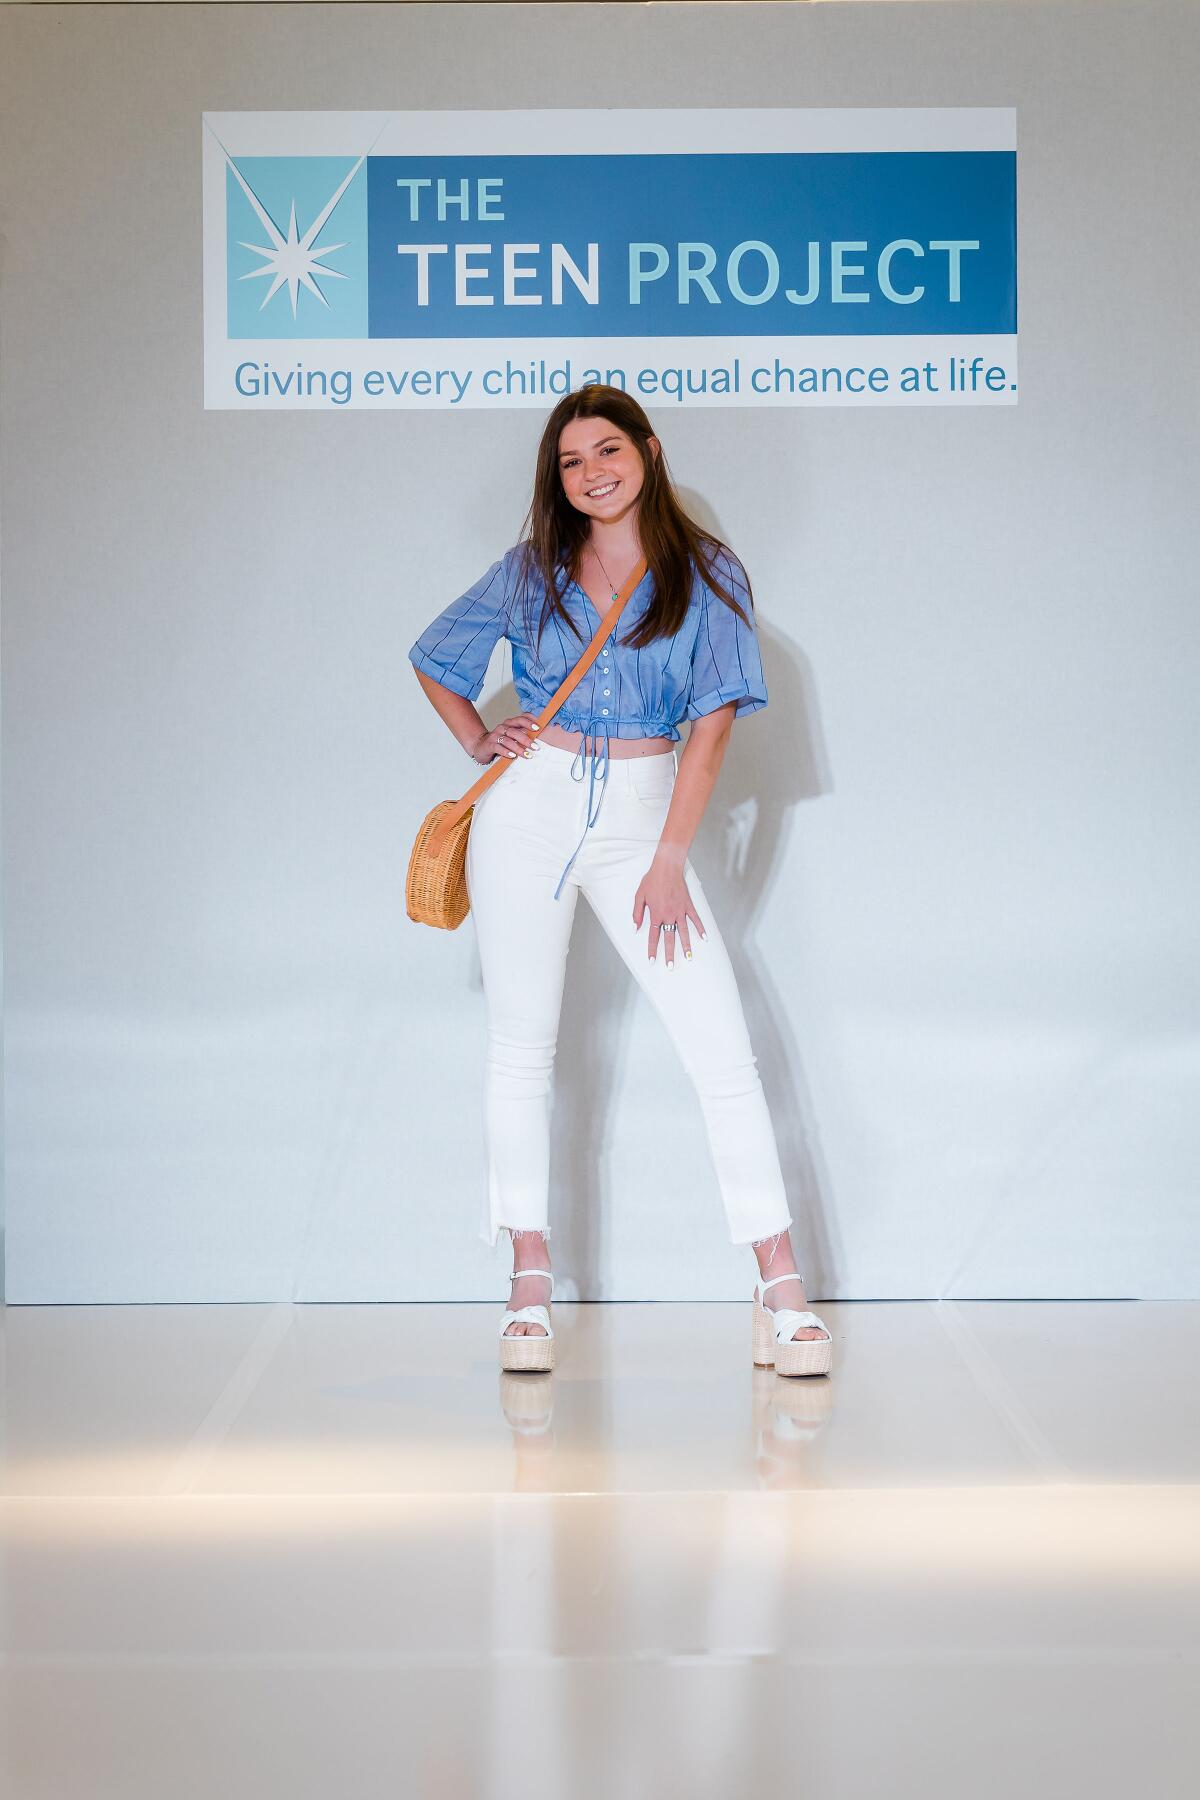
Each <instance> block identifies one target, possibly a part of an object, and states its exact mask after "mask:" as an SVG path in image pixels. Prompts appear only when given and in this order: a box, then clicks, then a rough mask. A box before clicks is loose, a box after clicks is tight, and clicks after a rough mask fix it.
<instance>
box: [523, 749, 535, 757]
mask: <svg viewBox="0 0 1200 1800" xmlns="http://www.w3.org/2000/svg"><path fill="white" fill-rule="evenodd" d="M521 755H522V756H532V755H533V751H532V750H522V752H521Z"/></svg>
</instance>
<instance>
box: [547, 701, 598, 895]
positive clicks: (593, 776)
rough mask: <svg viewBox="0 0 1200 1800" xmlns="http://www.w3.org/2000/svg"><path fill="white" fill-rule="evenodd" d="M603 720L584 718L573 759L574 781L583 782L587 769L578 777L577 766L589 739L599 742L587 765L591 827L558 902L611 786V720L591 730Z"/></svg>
mask: <svg viewBox="0 0 1200 1800" xmlns="http://www.w3.org/2000/svg"><path fill="white" fill-rule="evenodd" d="M600 718H601V716H600V715H599V714H598V713H591V714H589V715H588V717H587V718H586V719H584V721H583V735H582V737H581V738H580V740H579V748H578V750H577V751H576V752H575V755H574V757H573V758H572V760H571V779H572V781H582V780H583V776H584V770H583V766H582V764H581V765H580V769H579V773H578V775H577V774H576V773H575V765H576V763H578V762H579V760H580V758H581V757H582V756H584V755H585V753H586V752H587V745H588V741H589V739H591V738H592V737H593V736H594V737H595V740H596V744H595V748H594V749H593V750H592V751H591V752H590V760H588V763H587V773H588V805H587V814H588V816H587V824H586V825H585V826H584V828H583V837H581V838H580V840H579V842H578V843H577V844H576V846H575V848H574V849H573V850H572V852H571V854H570V856H569V857H568V859H567V865H566V868H565V869H564V870H563V872H562V874H561V875H560V876H559V878H558V886H557V887H556V888H555V890H554V898H555V899H556V900H557V899H558V897H559V895H560V894H561V893H562V889H563V882H564V881H565V880H566V879H567V876H568V874H569V873H570V870H571V864H572V863H573V862H574V861H575V858H576V857H577V856H578V855H579V852H580V851H581V850H582V848H583V845H584V842H585V840H586V838H587V834H588V832H589V831H590V830H591V828H592V826H593V825H594V824H595V823H596V820H597V819H598V818H599V817H600V807H601V804H602V803H603V800H604V790H605V788H606V787H607V786H608V720H607V719H602V720H601V722H600V726H599V731H597V732H595V733H593V732H592V731H591V729H590V727H591V726H592V724H593V723H594V722H595V721H596V720H598V719H600ZM601 732H602V733H603V734H604V750H603V754H602V753H601V751H600V733H601ZM597 777H599V781H600V798H599V800H597V801H596V810H595V812H593V811H592V800H593V797H594V795H595V792H596V780H597Z"/></svg>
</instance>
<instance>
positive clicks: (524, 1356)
mask: <svg viewBox="0 0 1200 1800" xmlns="http://www.w3.org/2000/svg"><path fill="white" fill-rule="evenodd" d="M522 1275H544V1276H545V1277H546V1280H547V1281H548V1282H549V1283H550V1292H549V1293H548V1294H547V1295H546V1298H547V1300H551V1299H553V1297H554V1277H553V1275H552V1274H551V1273H550V1271H549V1269H514V1270H513V1272H512V1274H511V1275H510V1276H509V1278H508V1279H509V1280H510V1281H516V1280H518V1279H519V1278H520V1277H521V1276H522ZM514 1324H522V1325H540V1326H541V1327H542V1331H544V1332H545V1334H546V1335H545V1337H543V1336H542V1335H541V1333H540V1332H537V1331H522V1332H519V1333H518V1334H517V1335H516V1336H515V1337H505V1335H504V1334H505V1332H506V1331H507V1330H508V1328H509V1326H510V1325H514ZM500 1367H501V1368H502V1369H552V1368H553V1367H554V1331H553V1328H552V1327H551V1324H550V1312H549V1309H548V1307H545V1306H519V1307H518V1308H517V1310H516V1312H506V1313H505V1314H504V1317H503V1318H502V1319H501V1321H500Z"/></svg>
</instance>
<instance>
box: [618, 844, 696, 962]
mask: <svg viewBox="0 0 1200 1800" xmlns="http://www.w3.org/2000/svg"><path fill="white" fill-rule="evenodd" d="M647 907H648V908H649V910H650V935H649V941H648V944H647V954H648V956H649V958H650V961H651V962H654V961H655V959H656V957H657V955H658V940H659V934H660V932H661V934H662V941H663V945H664V949H665V952H666V963H667V967H668V969H671V968H674V966H675V941H676V939H678V940H679V948H680V950H681V951H682V952H683V956H684V960H685V961H690V959H691V955H692V940H691V933H690V930H689V921H690V923H691V924H694V925H695V927H696V930H697V931H698V932H699V934H700V936H701V937H702V938H703V937H705V936H706V935H707V934H706V932H705V930H704V922H703V920H702V919H701V917H700V914H699V913H698V912H697V911H696V908H695V907H694V906H693V904H692V896H691V895H690V894H689V893H688V886H687V882H686V881H685V880H684V875H683V865H682V863H681V862H678V861H673V860H671V859H670V858H668V857H666V856H662V855H658V856H655V858H654V861H653V862H652V863H651V864H650V867H649V868H648V869H647V870H646V873H645V874H644V875H643V877H642V881H641V885H640V887H639V888H638V891H637V893H636V894H635V895H634V897H633V924H634V929H635V930H637V931H640V930H641V929H642V922H643V920H644V918H645V915H646V909H647ZM672 927H674V929H673V930H672V929H671V928H672Z"/></svg>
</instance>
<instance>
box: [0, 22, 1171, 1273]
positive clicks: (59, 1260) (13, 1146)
mask: <svg viewBox="0 0 1200 1800" xmlns="http://www.w3.org/2000/svg"><path fill="white" fill-rule="evenodd" d="M1197 17H1198V15H1197V12H1196V9H1195V8H1194V7H1193V6H1190V5H1167V4H1150V5H1120V6H1115V5H1110V4H1104V3H1099V4H1097V3H1089V4H1080V5H1070V6H1068V5H1047V6H1042V7H1031V6H1028V5H1023V4H998V5H989V4H979V5H973V6H970V7H965V8H960V7H957V6H952V5H943V4H934V5H928V6H924V5H911V6H894V5H880V6H875V5H871V4H861V5H854V6H847V7H839V6H835V5H824V6H819V7H810V6H803V5H802V6H796V7H792V6H788V5H762V6H759V5H747V6H736V7H735V6H728V7H726V6H714V7H707V6H698V7H686V6H668V7H648V8H643V7H625V6H617V7H602V6H596V7H576V6H561V7H559V6H530V7H505V6H482V7H465V6H455V7H451V8H439V7H437V6H428V7H422V6H414V7H390V8H389V7H381V6H363V7H356V6H353V5H339V6H331V7H328V8H326V7H322V6H319V5H305V6H295V7H291V6H261V7H260V6H254V7H245V8H239V7H234V6H231V7H195V8H191V7H178V6H163V7H157V6H152V5H151V6H142V5H137V6H128V7H123V6H109V7H97V8H88V7H61V8H60V7H55V6H37V7H22V6H12V7H6V8H4V9H3V11H2V12H0V121H2V124H0V133H2V136H0V203H2V208H3V211H2V232H3V241H2V244H0V257H2V261H0V357H2V365H0V381H2V390H0V404H2V411H0V429H2V443H0V453H2V462H0V507H2V514H0V527H2V534H0V546H2V556H3V561H2V567H0V577H2V583H3V587H2V598H3V781H4V787H3V827H4V842H3V849H4V949H5V988H6V1008H7V1031H6V1138H7V1142H6V1160H7V1168H6V1177H7V1183H6V1207H7V1257H6V1261H7V1276H6V1282H7V1297H8V1299H9V1300H10V1301H18V1302H51V1301H59V1302H61V1301H210V1300H274V1299H289V1298H298V1299H302V1300H403V1299H417V1298H419V1299H428V1298H441V1297H449V1298H482V1297H494V1296H495V1295H497V1294H499V1292H500V1287H499V1286H498V1285H497V1283H498V1278H499V1276H500V1274H501V1270H500V1269H498V1267H497V1260H498V1259H497V1257H496V1254H495V1253H494V1252H490V1251H488V1249H487V1248H486V1247H485V1246H484V1245H482V1244H481V1243H479V1242H478V1240H477V1238H476V1236H475V1232H476V1227H477V1220H478V1213H479V1203H480V1189H481V1183H482V1181H483V1178H484V1163H483V1143H482V1121H481V1109H480V1084H481V1079H482V1060H483V1047H484V1017H483V1000H482V994H481V989H480V981H479V969H478V962H477V958H476V951H475V943H474V936H473V929H472V926H471V923H470V921H469V920H468V921H467V922H466V923H465V924H464V925H463V927H462V928H461V929H460V930H459V931H458V932H455V933H440V932H432V931H430V930H428V929H425V928H422V927H418V926H415V925H412V924H411V923H409V921H408V920H407V919H406V917H405V914H404V903H403V880H404V870H405V864H406V860H407V854H408V849H409V845H410V843H411V839H412V836H413V833H414V831H415V828H416V826H417V823H418V822H419V820H420V819H421V818H422V816H423V815H424V813H425V811H426V810H427V808H428V807H429V806H430V805H431V804H432V803H433V801H434V800H436V799H439V798H442V797H444V796H446V795H451V794H457V793H460V792H462V791H463V789H464V788H465V787H466V786H467V785H468V784H469V782H470V780H471V779H472V769H471V765H470V764H469V763H468V762H467V760H466V758H465V757H464V756H463V754H462V752H461V751H460V750H459V748H458V747H457V745H456V744H455V743H454V742H453V741H452V740H451V738H450V737H449V735H448V733H446V732H445V730H444V728H443V727H442V726H441V725H440V723H439V721H438V720H437V718H436V716H435V715H434V713H433V711H432V709H431V708H430V706H429V704H428V702H427V701H426V699H425V698H424V696H423V694H422V693H421V690H420V688H419V686H418V684H417V682H416V679H415V677H414V675H413V672H412V670H411V668H410V666H409V664H408V662H407V660H406V654H405V653H406V650H407V646H408V645H409V643H410V642H411V641H412V639H413V638H414V637H415V636H416V634H417V632H418V630H419V629H420V628H421V627H422V625H423V624H424V623H425V622H426V621H427V620H428V619H429V618H430V617H431V616H432V615H433V613H434V612H436V611H437V610H438V609H439V608H440V607H441V606H442V605H444V604H445V603H446V601H447V600H449V599H450V598H452V597H453V596H454V595H455V594H457V593H458V592H460V591H461V590H462V588H464V587H465V586H466V585H467V583H468V582H469V581H471V580H473V579H474V578H475V576H477V575H478V574H479V573H480V572H481V571H482V570H483V569H484V568H485V567H486V566H487V565H488V563H489V562H490V561H491V560H493V559H494V557H495V556H496V555H498V554H499V553H500V551H501V550H502V549H503V548H505V547H506V546H507V545H509V544H510V543H512V542H513V541H514V540H515V538H516V535H517V532H518V528H519V525H520V521H521V518H522V516H523V513H524V510H525V505H526V502H527V499H528V494H529V484H530V478H531V469H532V453H533V449H534V445H535V442H536V438H537V433H538V429H539V425H540V418H541V415H540V414H538V413H533V412H520V411H514V412H509V413H503V414H486V413H462V414H438V413H408V414H405V413H399V412H388V413H382V414H379V415H375V416H372V415H371V414H369V413H365V412H350V413H346V412H340V413H339V412H337V411H334V412H331V413H329V414H321V413H318V412H305V413H301V414H297V415H292V416H284V415H281V414H274V413H250V414H242V415H238V414H235V413H225V412H209V413H205V412H204V411H203V410H202V401H201V313H200V296H201V268H200V155H199V151H200V116H201V112H202V111H203V110H205V109H208V110H213V109H238V108H245V109H255V110H265V109H270V108H313V109H321V108H345V109H355V108H357V109H371V108H404V107H446V108H458V107H463V108H465V107H494V106H497V105H507V106H513V107H538V106H548V105H563V104H568V105H569V104H571V102H572V101H573V100H574V99H578V101H579V103H580V104H581V105H589V106H590V105H596V104H610V105H619V106H641V107H662V106H673V105H687V106H721V105H729V106H749V105H761V106H880V105H886V106H910V105H933V106H974V105H1014V106H1016V108H1017V133H1018V205H1019V214H1018V247H1019V284H1020V338H1021V344H1020V370H1021V393H1020V401H1019V404H1018V405H1017V406H1016V407H1014V408H1010V409H1000V410H989V409H986V408H979V407H969V408H964V409H963V410H961V411H952V410H946V409H942V408H934V407H930V408H921V409H914V410H906V409H899V408H891V407H880V408H863V409H847V410H838V409H835V408H823V409H814V410H807V411H803V410H797V411H794V412H789V411H776V410H763V411H705V410H686V411H671V410H670V409H667V408H664V407H659V408H657V409H652V417H653V419H654V422H655V424H656V427H657V428H658V430H659V431H660V434H661V436H662V438H663V441H664V443H665V445H666V448H667V452H668V455H669V457H670V461H671V464H672V466H673V469H674V473H675V476H676V479H677V480H678V482H679V483H680V485H681V487H682V489H683V491H684V494H685V497H686V499H687V502H688V503H689V504H690V506H691V507H692V508H693V509H694V510H695V512H696V513H697V514H698V515H699V516H700V517H701V518H702V519H703V520H705V521H706V522H708V523H709V524H710V525H712V526H714V527H715V528H717V529H718V530H719V531H720V533H721V534H722V536H724V537H725V538H727V539H728V540H729V541H730V542H731V543H732V544H733V545H734V547H735V548H736V549H737V551H738V552H739V554H740V555H741V557H742V559H743V560H744V562H745V563H746V565H747V568H748V569H749V571H750V574H751V578H752V580H753V582H754V585H755V593H756V598H757V602H758V608H759V617H760V626H761V630H762V633H763V642H764V655H765V665H766V671H767V680H768V685H769V688H770V704H769V706H768V707H767V708H766V709H765V711H763V712H762V713H760V714H757V715H755V716H753V717H751V718H748V719H746V720H744V721H739V723H738V725H737V726H736V727H735V729H734V732H733V738H732V742H731V747H730V751H729V755H728V758H727V762H726V765H725V768H724V770H723V773H722V777H721V781H720V785H719V788H718V790H717V793H716V795H715V797H714V800H713V803H712V805H711V808H710V812H709V816H708V818H707V819H706V821H705V824H704V827H703V829H702V832H701V834H700V836H699V838H698V840H697V843H696V846H695V848H694V860H695V862H696V865H697V867H698V868H699V869H700V871H701V873H702V876H703V879H704V881H705V885H706V887H707V889H708V892H709V895H710V898H711V900H712V902H713V905H714V909H718V908H719V916H720V919H721V923H722V927H723V929H724V931H725V933H726V936H727V937H728V938H729V939H730V940H732V943H733V945H734V946H735V955H736V961H737V966H738V972H739V976H740V979H741V982H742V987H743V993H744V997H745V1002H746V1006H747V1010H748V1014H749V1017H750V1023H751V1029H752V1034H753V1037H754V1041H755V1047H756V1050H757V1051H758V1055H759V1061H760V1067H761V1069H762V1074H763V1078H764V1082H765V1085H766V1088H767V1092H768V1095H769V1098H770V1101H771V1104H772V1107H773V1110H774V1114H775V1118H776V1121H777V1124H778V1129H779V1133H780V1138H781V1145H782V1152H783V1157H784V1162H785V1169H786V1172H787V1176H788V1182H789V1187H790V1192H791V1196H792V1202H793V1212H794V1213H795V1214H796V1216H797V1218H798V1219H799V1220H800V1221H801V1223H800V1227H799V1230H798V1232H797V1239H798V1249H799V1251H800V1253H801V1256H802V1267H804V1269H805V1270H806V1273H807V1274H808V1277H809V1292H810V1296H811V1298H812V1299H813V1300H814V1301H819V1300H821V1299H826V1298H875V1297H887V1296H932V1295H946V1296H955V1297H968V1296H981V1295H987V1296H1016V1295H1032V1296H1039V1295H1040V1296H1072V1295H1079V1296H1084V1295H1087V1296H1096V1295H1142V1296H1147V1297H1149V1296H1155V1297H1164V1296H1183V1295H1189V1296H1194V1295H1195V1294H1196V1292H1197V1261H1198V1258H1197V1208H1196V1204H1195V1198H1196V1171H1197V1166H1198V1162H1200V1107H1198V1106H1197V1075H1198V1073H1200V1041H1198V1034H1197V957H1196V948H1197V946H1196V926H1195V920H1196V917H1197V899H1198V883H1197V878H1196V877H1197V868H1196V863H1197V834H1196V820H1197V799H1198V793H1197V789H1198V787H1200V755H1198V754H1197V752H1198V749H1200V745H1198V743H1197V723H1196V714H1197V708H1196V694H1197V691H1198V685H1200V683H1198V675H1200V669H1198V666H1197V665H1198V661H1200V657H1198V643H1197V626H1196V611H1197V608H1196V600H1197V592H1196V588H1197V583H1196V575H1195V548H1196V545H1195V530H1194V507H1195V490H1196V475H1197V443H1196V418H1197V399H1198V393H1197V389H1198V386H1200V383H1198V381H1197V372H1198V371H1197V348H1196V345H1197V337H1196V331H1195V321H1194V306H1195V295H1196V292H1197V275H1198V270H1197V250H1196V234H1195V231H1194V229H1193V228H1192V224H1193V221H1194V212H1193V203H1192V197H1191V195H1192V181H1193V177H1194V169H1195V166H1196V153H1197V148H1198V145H1197V125H1196V110H1195V76H1196V69H1197ZM598 153H601V154H602V153H603V147H602V146H599V147H598ZM515 704H516V703H515V698H514V695H513V692H512V689H511V687H510V686H509V684H508V666H507V662H506V661H502V658H501V656H500V655H499V654H498V655H497V657H496V660H495V662H494V663H493V667H492V671H491V675H490V677H489V682H488V685H487V687H486V688H485V690H484V695H483V697H482V699H481V702H480V706H481V710H482V711H483V712H484V715H485V717H487V718H488V719H489V721H493V722H494V721H495V720H496V719H497V718H499V717H500V716H502V714H503V713H504V712H505V711H508V710H514V709H515ZM677 979H686V975H684V976H682V977H677ZM553 1208H554V1211H553V1219H554V1224H555V1237H556V1244H557V1264H558V1268H559V1270H560V1272H561V1275H562V1278H563V1279H562V1286H561V1287H560V1290H559V1291H560V1294H562V1295H563V1296H564V1297H570V1296H571V1295H572V1294H576V1293H577V1294H579V1295H582V1296H583V1297H588V1298H622V1299H628V1298H635V1299H636V1298H641V1297H685V1296H695V1297H699V1298H713V1299H715V1298H735V1297H736V1298H743V1297H744V1295H745V1293H746V1291H747V1281H748V1277H749V1274H750V1272H751V1262H750V1255H749V1252H748V1251H747V1250H744V1249H743V1250H738V1251H735V1250H733V1249H731V1247H730V1246H729V1244H728V1241H727V1238H726V1234H725V1228H724V1223H723V1218H722V1214H721V1209H720V1203H719V1196H718V1193H717V1189H716V1185H715V1179H714V1177H713V1174H712V1170H711V1166H710V1164H709V1161H708V1155H707V1150H706V1148H705V1144H704V1138H703V1131H702V1126H701V1119H700V1113H699V1109H698V1106H697V1104H696V1102H695V1099H694V1096H693V1094H692V1091H691V1088H690V1086H689V1084H688V1082H687V1079H686V1077H685V1076H684V1074H683V1072H682V1070H681V1068H680V1067H679V1065H678V1063H677V1062H676V1060H675V1056H674V1052H673V1050H672V1048H671V1046H670V1044H669V1042H668V1040H667V1038H666V1036H665V1034H664V1032H663V1030H662V1028H661V1026H660V1025H659V1023H658V1021H657V1019H656V1018H655V1016H654V1015H653V1014H652V1012H651V1011H650V1009H649V1007H648V1005H647V1004H646V1003H645V1002H644V1000H643V999H642V997H641V995H640V994H639V993H638V992H637V991H636V990H634V989H633V988H632V987H631V985H630V983H629V981H628V979H627V978H626V976H625V973H624V970H623V968H622V966H621V964H620V963H619V961H618V958H617V956H616V952H615V951H614V950H613V948H612V947H611V946H610V945H609V944H608V942H607V940H606V939H605V938H604V937H603V935H602V933H601V932H600V931H599V929H598V927H597V925H596V922H595V920H594V919H593V918H592V916H591V915H590V913H589V912H588V911H587V909H586V908H584V907H581V908H580V911H579V914H578V917H577V921H576V934H575V939H574V943H573V946H572V952H571V958H570V963H569V969H568V978H567V991H566V997H565V1002H564V1017H563V1029H562V1034H561V1040H560V1049H559V1057H558V1066H557V1076H556V1126H555V1148H554V1196H553Z"/></svg>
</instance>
